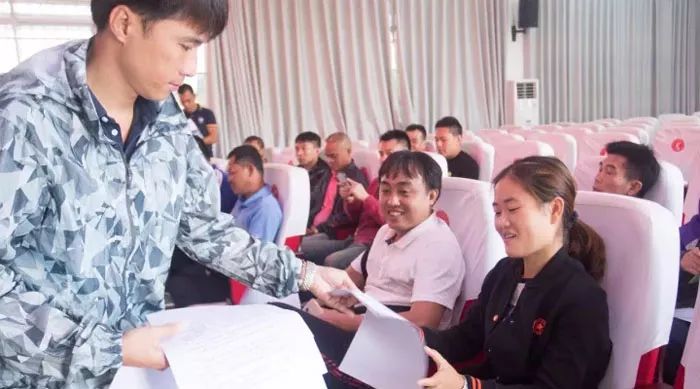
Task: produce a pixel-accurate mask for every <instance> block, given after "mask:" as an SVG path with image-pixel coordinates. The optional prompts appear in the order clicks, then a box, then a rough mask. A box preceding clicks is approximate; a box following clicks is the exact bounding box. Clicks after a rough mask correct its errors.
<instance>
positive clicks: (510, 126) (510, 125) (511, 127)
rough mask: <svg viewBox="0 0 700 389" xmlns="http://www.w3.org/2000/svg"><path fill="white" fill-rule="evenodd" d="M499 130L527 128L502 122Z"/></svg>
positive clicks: (510, 130) (509, 130)
mask: <svg viewBox="0 0 700 389" xmlns="http://www.w3.org/2000/svg"><path fill="white" fill-rule="evenodd" d="M500 129H501V130H506V131H508V132H512V131H514V130H516V131H517V130H526V129H527V128H525V127H523V126H516V125H514V124H504V125H502V126H501V127H500Z"/></svg>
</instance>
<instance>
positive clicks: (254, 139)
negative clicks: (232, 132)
mask: <svg viewBox="0 0 700 389" xmlns="http://www.w3.org/2000/svg"><path fill="white" fill-rule="evenodd" d="M243 143H246V144H247V143H257V144H258V146H260V148H261V149H265V141H264V140H263V139H262V138H261V137H259V136H257V135H251V136H249V137H247V138H245V140H244V141H243Z"/></svg>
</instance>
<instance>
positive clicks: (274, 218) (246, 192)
mask: <svg viewBox="0 0 700 389" xmlns="http://www.w3.org/2000/svg"><path fill="white" fill-rule="evenodd" d="M263 175H264V170H263V162H262V158H261V157H260V154H259V153H258V151H257V150H256V149H255V147H253V146H249V145H243V146H238V147H236V148H235V149H233V150H232V151H231V152H230V153H229V155H228V182H229V184H230V185H231V189H233V192H234V193H235V194H236V195H238V201H236V205H235V206H234V207H233V211H231V214H232V215H233V217H234V219H235V221H236V225H238V226H239V227H241V228H243V229H245V230H246V231H248V233H249V234H250V235H252V236H254V237H256V238H258V239H260V240H262V241H265V242H274V241H275V237H276V236H277V232H278V231H279V229H280V226H281V225H282V208H280V204H279V202H277V199H276V198H275V196H274V195H273V194H272V190H271V189H270V187H269V186H268V185H265V182H264V181H263Z"/></svg>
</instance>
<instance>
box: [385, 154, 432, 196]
mask: <svg viewBox="0 0 700 389" xmlns="http://www.w3.org/2000/svg"><path fill="white" fill-rule="evenodd" d="M398 174H403V175H404V176H406V177H408V178H416V177H418V176H420V177H421V178H422V179H423V184H425V189H426V190H428V191H431V190H437V192H438V197H440V191H441V190H442V169H441V168H440V165H438V164H437V162H435V160H434V159H433V157H431V156H429V155H428V154H426V153H422V152H420V151H403V150H402V151H397V152H395V153H391V154H390V155H389V157H388V158H387V159H386V161H384V163H383V164H382V167H380V168H379V179H380V182H381V180H383V179H384V178H385V177H395V176H396V175H398Z"/></svg>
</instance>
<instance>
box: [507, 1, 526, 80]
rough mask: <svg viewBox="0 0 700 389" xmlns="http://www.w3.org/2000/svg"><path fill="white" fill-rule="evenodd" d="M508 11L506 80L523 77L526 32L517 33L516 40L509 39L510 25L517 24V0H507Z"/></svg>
mask: <svg viewBox="0 0 700 389" xmlns="http://www.w3.org/2000/svg"><path fill="white" fill-rule="evenodd" d="M508 2H509V7H508V9H509V11H510V15H509V17H510V22H511V23H510V25H508V26H507V31H505V32H504V33H505V34H506V44H505V51H506V53H505V62H506V71H505V77H506V80H515V79H519V78H524V77H525V57H524V55H525V51H524V40H525V37H526V35H527V34H518V35H517V38H516V41H515V42H513V40H512V39H511V34H510V28H511V26H513V25H515V26H517V25H518V0H508Z"/></svg>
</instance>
